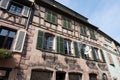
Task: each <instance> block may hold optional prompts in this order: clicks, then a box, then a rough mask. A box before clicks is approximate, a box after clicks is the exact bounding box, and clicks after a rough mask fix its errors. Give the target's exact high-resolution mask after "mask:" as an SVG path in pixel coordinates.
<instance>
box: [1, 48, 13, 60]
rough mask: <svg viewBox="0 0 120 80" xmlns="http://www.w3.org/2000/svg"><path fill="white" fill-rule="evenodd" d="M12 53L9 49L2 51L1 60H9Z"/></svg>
mask: <svg viewBox="0 0 120 80" xmlns="http://www.w3.org/2000/svg"><path fill="white" fill-rule="evenodd" d="M11 54H12V52H11V51H10V50H7V49H0V58H7V57H9V56H11Z"/></svg>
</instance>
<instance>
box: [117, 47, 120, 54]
mask: <svg viewBox="0 0 120 80" xmlns="http://www.w3.org/2000/svg"><path fill="white" fill-rule="evenodd" d="M117 50H118V52H119V54H120V46H117Z"/></svg>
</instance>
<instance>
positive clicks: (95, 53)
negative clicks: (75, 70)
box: [91, 47, 99, 61]
mask: <svg viewBox="0 0 120 80" xmlns="http://www.w3.org/2000/svg"><path fill="white" fill-rule="evenodd" d="M91 48H92V56H93V59H94V60H95V61H99V56H98V49H97V48H94V47H91Z"/></svg>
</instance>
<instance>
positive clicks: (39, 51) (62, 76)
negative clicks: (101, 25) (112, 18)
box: [0, 0, 120, 80]
mask: <svg viewBox="0 0 120 80" xmlns="http://www.w3.org/2000/svg"><path fill="white" fill-rule="evenodd" d="M0 7H1V9H0V24H1V26H0V48H2V49H8V50H10V51H11V52H12V56H10V57H8V58H5V59H1V58H0V79H1V80H119V79H120V78H119V73H120V72H119V69H120V68H119V66H120V57H119V54H120V44H119V43H118V42H116V41H115V40H113V39H112V38H111V37H109V36H108V35H106V34H105V33H104V32H102V31H101V30H99V29H98V28H97V27H96V26H94V25H92V24H90V23H89V22H88V21H87V20H88V19H87V18H86V17H84V16H82V15H80V14H78V13H76V12H75V11H73V10H71V9H69V8H67V7H65V6H64V5H62V4H60V3H58V2H56V1H54V0H35V1H31V0H29V1H27V0H26V1H22V0H20V1H18V0H1V1H0ZM2 42H3V43H2ZM112 59H113V60H112ZM113 63H114V64H113ZM116 71H117V72H116ZM115 73H116V74H115Z"/></svg>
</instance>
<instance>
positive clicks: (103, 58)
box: [100, 50, 106, 62]
mask: <svg viewBox="0 0 120 80" xmlns="http://www.w3.org/2000/svg"><path fill="white" fill-rule="evenodd" d="M100 53H101V57H102V60H103V62H106V61H105V57H104V54H103V50H100Z"/></svg>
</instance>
